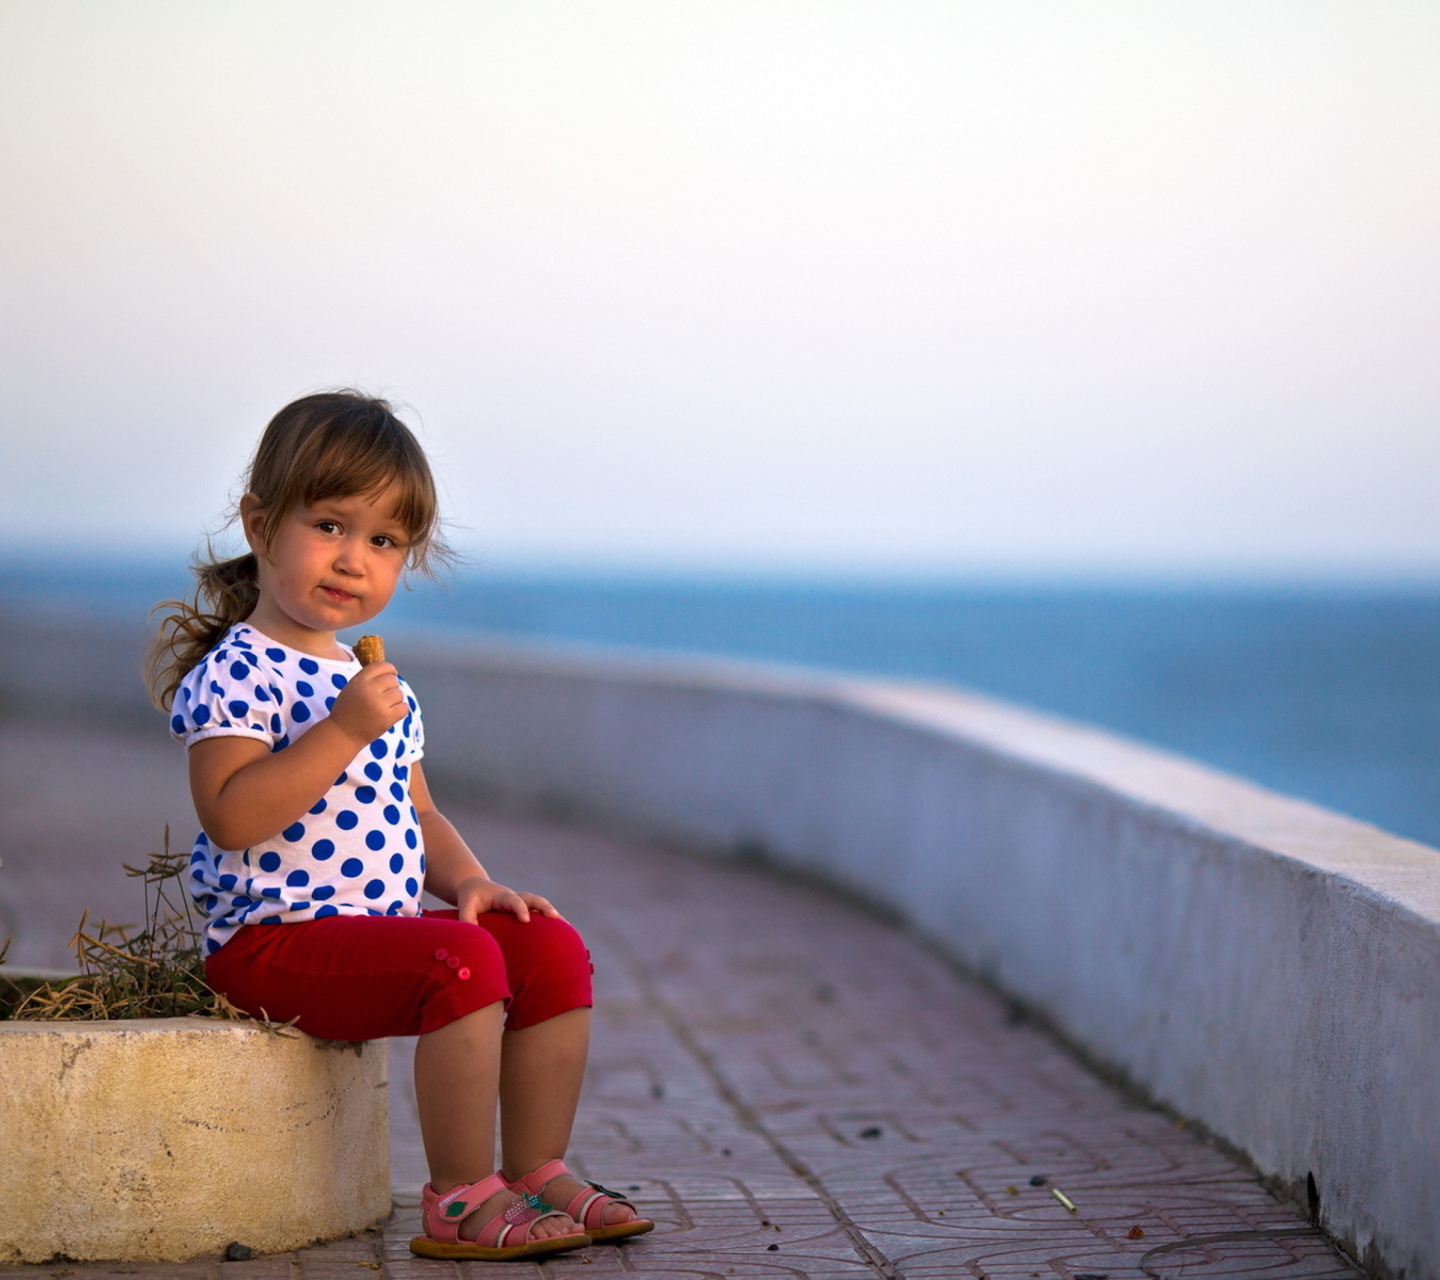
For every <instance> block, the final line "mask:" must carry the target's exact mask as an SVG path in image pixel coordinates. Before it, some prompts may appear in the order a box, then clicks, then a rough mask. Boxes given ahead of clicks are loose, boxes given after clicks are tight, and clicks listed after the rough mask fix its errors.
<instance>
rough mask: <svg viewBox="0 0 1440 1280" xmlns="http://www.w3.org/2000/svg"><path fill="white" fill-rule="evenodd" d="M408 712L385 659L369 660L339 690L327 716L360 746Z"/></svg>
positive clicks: (393, 673) (398, 681)
mask: <svg viewBox="0 0 1440 1280" xmlns="http://www.w3.org/2000/svg"><path fill="white" fill-rule="evenodd" d="M409 713H410V707H409V704H408V703H406V701H405V695H404V694H403V693H401V692H400V678H399V676H398V675H396V672H395V668H394V666H393V665H391V664H390V663H388V662H372V663H371V664H370V665H369V666H368V667H361V668H360V670H359V671H358V672H356V673H355V675H353V676H351V677H350V681H349V683H348V684H347V685H346V686H345V687H344V688H343V689H341V690H340V693H339V695H338V696H337V697H336V699H335V705H334V706H333V707H331V708H330V719H331V720H332V721H334V723H335V725H336V726H337V727H338V728H340V729H342V730H343V731H344V732H345V733H346V734H347V735H348V736H349V737H351V738H354V739H355V741H356V743H357V744H358V746H362V747H363V746H364V745H365V744H366V743H367V742H373V741H374V740H375V739H376V738H378V737H379V736H380V735H381V734H382V733H384V732H385V730H386V729H388V728H389V727H390V726H391V725H392V724H397V723H399V722H400V721H401V720H403V719H404V718H405V717H406V716H407V715H408V714H409Z"/></svg>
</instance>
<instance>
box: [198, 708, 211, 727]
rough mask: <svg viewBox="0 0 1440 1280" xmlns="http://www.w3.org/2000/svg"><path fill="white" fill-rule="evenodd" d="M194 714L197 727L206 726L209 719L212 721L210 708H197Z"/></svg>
mask: <svg viewBox="0 0 1440 1280" xmlns="http://www.w3.org/2000/svg"><path fill="white" fill-rule="evenodd" d="M194 714H195V723H196V724H197V725H201V724H204V723H205V721H207V720H208V719H210V708H209V707H196V708H195V712H194Z"/></svg>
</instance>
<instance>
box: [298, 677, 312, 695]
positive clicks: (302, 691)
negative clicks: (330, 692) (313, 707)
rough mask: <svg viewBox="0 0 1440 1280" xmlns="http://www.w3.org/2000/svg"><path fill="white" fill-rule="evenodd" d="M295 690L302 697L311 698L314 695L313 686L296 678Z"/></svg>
mask: <svg viewBox="0 0 1440 1280" xmlns="http://www.w3.org/2000/svg"><path fill="white" fill-rule="evenodd" d="M295 692H296V693H298V694H299V695H300V696H301V697H302V698H313V697H314V696H315V686H314V685H312V684H310V683H309V682H308V681H306V680H297V681H295Z"/></svg>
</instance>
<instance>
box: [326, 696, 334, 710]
mask: <svg viewBox="0 0 1440 1280" xmlns="http://www.w3.org/2000/svg"><path fill="white" fill-rule="evenodd" d="M325 710H326V711H333V710H335V699H334V698H326V699H325Z"/></svg>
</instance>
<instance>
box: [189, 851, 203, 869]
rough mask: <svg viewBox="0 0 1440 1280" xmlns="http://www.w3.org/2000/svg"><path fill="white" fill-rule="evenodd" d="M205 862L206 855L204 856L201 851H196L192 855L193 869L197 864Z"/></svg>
mask: <svg viewBox="0 0 1440 1280" xmlns="http://www.w3.org/2000/svg"><path fill="white" fill-rule="evenodd" d="M204 861H205V854H204V853H203V852H202V851H201V850H199V849H196V850H195V852H194V853H192V854H191V855H190V865H191V866H192V867H193V866H194V865H195V864H196V863H197V862H204Z"/></svg>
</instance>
